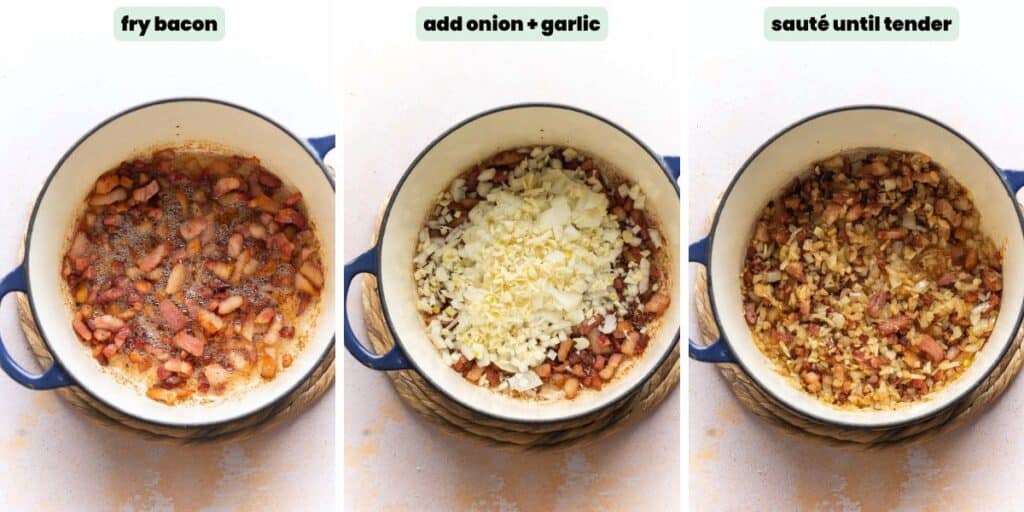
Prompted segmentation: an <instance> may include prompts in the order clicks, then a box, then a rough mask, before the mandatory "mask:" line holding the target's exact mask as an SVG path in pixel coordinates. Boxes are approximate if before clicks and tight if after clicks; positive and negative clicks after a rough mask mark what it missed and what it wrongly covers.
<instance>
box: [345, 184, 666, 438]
mask: <svg viewBox="0 0 1024 512" xmlns="http://www.w3.org/2000/svg"><path fill="white" fill-rule="evenodd" d="M385 204H387V202H386V201H385ZM378 225H379V220H378ZM378 232H379V229H375V230H374V233H375V234H374V243H376V236H377V235H376V233H378ZM362 295H363V296H362V299H363V320H364V323H365V325H366V334H367V336H368V337H369V339H370V343H371V346H372V347H373V349H374V350H375V351H376V352H377V353H378V354H383V353H385V352H387V351H388V350H391V347H393V346H394V345H395V342H394V340H393V339H392V337H391V334H390V331H389V330H388V328H387V326H386V323H385V321H384V315H383V313H382V312H381V304H380V296H379V295H378V294H377V280H376V278H374V277H372V276H370V275H368V274H364V275H363V294H362ZM386 373H387V376H388V378H390V379H391V383H392V385H394V387H395V391H397V392H398V396H399V397H400V398H401V399H402V401H403V402H405V404H406V405H408V406H409V407H411V408H412V409H413V410H415V411H416V412H417V413H419V414H420V415H421V416H422V417H424V418H426V419H427V420H429V421H430V422H431V423H434V424H435V425H438V426H439V427H441V428H442V429H443V430H444V431H446V432H448V433H450V434H453V435H455V436H458V437H463V438H467V439H470V440H473V441H475V442H477V443H480V444H484V445H487V446H493V447H497V448H502V449H505V450H508V451H520V452H525V451H542V450H558V449H564V448H569V447H574V446H583V445H586V444H589V443H592V442H594V441H596V440H598V439H601V438H603V437H605V436H607V435H609V434H611V433H612V432H615V431H617V430H619V429H621V428H622V427H624V426H625V425H628V424H629V423H631V422H633V421H635V420H637V419H639V418H641V417H643V416H644V415H645V414H646V413H647V412H649V411H651V410H653V409H654V408H655V407H656V406H657V405H658V404H660V403H661V402H662V400H664V399H665V397H666V396H668V395H669V393H671V391H672V389H673V388H674V387H675V386H676V384H677V383H678V382H679V345H678V344H676V346H675V348H673V350H672V352H671V353H670V354H669V355H668V356H667V357H666V358H665V360H664V361H662V363H661V365H660V366H659V367H658V368H657V369H656V370H655V372H654V373H653V374H652V375H651V377H650V378H649V379H648V380H647V381H646V382H644V383H643V384H642V385H641V386H640V387H639V388H638V389H636V390H635V391H633V392H631V393H630V394H629V395H627V396H626V397H624V398H623V399H621V400H619V401H618V402H616V403H614V404H612V405H610V406H608V407H605V408H604V409H601V410H599V411H595V412H594V413H591V414H588V415H586V416H582V417H579V418H575V419H572V420H567V421H560V422H552V423H541V424H523V423H515V422H510V421H505V420H499V419H495V418H492V417H490V416H486V415H483V414H480V413H477V412H475V411H472V410H470V409H467V408H465V407H463V406H461V405H459V404H458V403H456V402H454V401H453V400H451V399H449V398H448V397H447V396H445V395H444V394H443V393H441V392H440V391H439V390H438V389H437V388H435V387H434V386H433V385H432V384H431V383H429V382H427V380H426V379H424V378H423V377H422V376H421V375H420V374H419V373H417V372H416V371H415V370H402V371H392V372H386Z"/></svg>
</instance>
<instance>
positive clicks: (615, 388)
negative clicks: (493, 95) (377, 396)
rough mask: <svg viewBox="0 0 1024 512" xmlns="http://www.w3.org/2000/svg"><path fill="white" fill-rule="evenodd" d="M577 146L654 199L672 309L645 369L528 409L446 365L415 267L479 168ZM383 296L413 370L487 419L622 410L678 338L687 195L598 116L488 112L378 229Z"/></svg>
mask: <svg viewBox="0 0 1024 512" xmlns="http://www.w3.org/2000/svg"><path fill="white" fill-rule="evenodd" d="M530 145H555V146H569V147H573V148H576V149H578V150H581V151H583V152H586V153H587V154H590V155H593V156H595V157H596V158H598V159H599V160H603V161H604V162H607V163H608V164H609V166H610V168H612V169H615V170H617V171H618V172H619V173H621V174H622V175H623V177H625V178H626V179H628V180H630V181H632V182H634V183H637V184H639V185H640V187H641V189H642V190H643V191H644V193H645V194H646V195H647V203H646V204H647V209H648V210H649V211H651V212H653V213H654V215H655V216H656V218H657V219H658V220H659V222H660V223H661V233H663V234H664V236H665V239H666V242H665V244H664V245H665V247H667V248H668V250H669V251H670V253H671V255H670V260H669V261H670V264H671V267H670V268H671V269H673V270H672V272H673V274H675V275H673V276H672V286H671V290H672V303H671V307H670V308H669V309H668V310H666V312H665V313H664V317H663V324H662V326H661V328H660V329H659V330H658V332H657V334H656V335H655V336H654V337H653V338H652V339H651V342H650V345H649V346H648V348H647V350H646V352H645V353H644V355H643V356H642V357H641V358H640V359H639V361H638V363H637V365H636V366H635V367H633V368H632V369H630V371H628V372H626V373H625V374H624V375H623V376H622V377H621V378H619V379H617V380H614V381H612V382H610V383H609V384H607V385H606V386H604V388H603V389H601V390H600V391H597V392H585V393H582V394H581V395H580V396H578V397H577V398H576V399H574V400H554V401H550V402H530V401H524V400H519V399H515V398H510V397H508V396H505V395H503V394H501V393H496V392H493V391H490V390H488V389H486V388H481V387H479V386H476V385H474V384H471V383H469V382H468V381H466V379H464V378H462V376H461V375H459V374H458V373H457V372H455V371H454V370H452V369H451V368H450V367H448V366H446V365H445V364H444V363H443V362H442V360H441V357H440V356H439V354H438V352H437V350H436V349H435V348H434V346H433V344H431V342H430V341H429V340H428V339H427V336H426V333H425V330H424V326H423V321H422V320H421V318H420V315H419V313H418V312H417V310H416V306H415V304H416V290H415V285H414V282H413V278H412V261H413V256H414V253H415V250H416V242H417V233H418V231H419V230H420V228H421V226H422V225H423V222H424V221H425V220H426V217H427V214H428V212H429V211H430V209H431V208H432V206H433V202H434V199H435V197H436V195H437V194H438V193H439V192H441V191H442V190H444V189H445V188H446V187H448V185H449V184H450V182H451V181H452V180H453V179H455V177H456V176H458V175H459V174H461V173H463V172H465V171H466V169H468V168H470V167H471V166H472V165H474V164H476V163H478V162H481V161H483V160H484V159H486V158H487V157H489V156H491V155H493V154H495V153H496V152H499V151H501V150H505V149H511V148H516V147H522V146H530ZM379 240H380V248H379V279H380V284H381V285H380V296H381V301H382V304H383V305H384V310H385V317H386V319H387V322H388V326H389V328H390V329H391V332H392V333H393V335H394V338H395V339H396V340H397V341H398V344H399V345H400V347H401V349H402V350H404V352H405V354H406V355H407V356H408V360H409V362H411V364H412V365H413V366H415V368H416V369H418V371H419V372H420V373H421V374H422V375H423V376H424V377H425V378H426V379H428V380H429V381H430V382H432V383H433V384H434V385H435V386H436V387H437V388H438V389H440V390H441V391H443V392H444V393H445V394H447V395H448V396H450V397H451V398H453V399H455V400H456V401H458V402H460V403H462V404H463V405H465V406H467V407H469V408H471V409H474V410H476V411H478V412H482V413H484V414H487V415H490V416H493V417H497V418H502V419H506V420H510V421H517V422H546V421H557V420H563V419H567V418H572V417H577V416H580V415H584V414H587V413H590V412H593V411H595V410H598V409H601V408H603V407H605V406H607V405H609V404H612V403H614V402H615V401H617V400H619V399H620V398H622V397H623V396H625V395H626V394H627V393H629V392H630V391H632V390H634V389H636V388H637V386H638V385H639V384H641V383H642V382H644V381H645V380H646V379H647V378H648V377H649V376H650V375H651V373H652V372H653V371H654V370H655V369H656V368H657V367H658V365H659V363H660V362H661V361H662V360H663V359H664V358H665V357H666V356H667V354H668V353H669V352H670V351H671V350H672V348H673V347H674V346H675V344H676V343H677V342H678V338H679V296H678V293H679V292H678V289H679V287H678V285H677V283H678V281H677V279H678V275H677V274H678V269H679V251H678V247H679V191H678V188H676V186H675V182H674V180H673V179H672V178H671V177H670V176H669V174H668V173H667V171H666V169H665V167H664V165H663V163H662V161H661V159H660V157H659V156H658V155H656V154H654V153H653V152H651V151H650V150H649V149H648V148H647V147H646V146H644V145H643V144H642V143H641V142H640V141H639V140H637V139H636V138H635V137H633V136H632V135H630V134H629V133H627V132H626V131H624V130H623V129H621V128H619V127H618V126H616V125H614V124H612V123H611V122H609V121H607V120H605V119H602V118H600V117H598V116H596V115H593V114H590V113H587V112H583V111H580V110H576V109H574V108H570V107H564V106H559V105H516V106H511V107H505V108H500V109H497V110H493V111H490V112H485V113H483V114H480V115H478V116H476V117H473V118H471V119H469V120H467V121H465V122H463V123H462V124H460V125H458V126H456V127H455V128H453V129H452V130H450V131H449V132H448V133H446V134H444V135H442V136H441V137H440V138H439V139H438V140H436V141H435V142H434V143H433V144H432V145H431V146H430V147H428V148H427V149H426V150H425V151H424V152H423V153H422V154H421V155H420V156H419V158H417V160H416V161H415V162H414V163H413V165H412V166H411V167H410V169H409V170H408V171H407V172H406V175H405V176H404V177H403V178H402V181H401V182H400V183H399V185H398V188H397V190H396V191H395V193H394V195H393V197H392V200H391V203H390V204H389V206H388V208H387V211H386V213H385V216H384V218H383V222H382V224H381V230H380V237H379Z"/></svg>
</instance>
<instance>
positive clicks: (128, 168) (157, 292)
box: [61, 149, 324, 404]
mask: <svg viewBox="0 0 1024 512" xmlns="http://www.w3.org/2000/svg"><path fill="white" fill-rule="evenodd" d="M75 227H76V229H75V232H74V235H73V237H72V240H71V243H70V246H69V249H68V251H67V252H66V253H65V256H64V263H63V266H62V269H61V276H62V277H63V278H64V280H65V282H66V283H67V285H68V288H69V290H70V293H71V299H72V300H73V302H74V304H76V305H77V306H78V310H77V312H76V313H75V318H74V320H73V321H72V328H73V329H74V331H75V333H76V334H77V335H78V337H79V338H80V339H81V340H82V341H83V343H85V344H86V345H88V346H90V348H91V352H92V354H93V356H94V357H95V358H96V359H97V360H98V361H99V362H100V363H101V364H104V365H110V366H112V367H117V368H118V369H119V370H123V371H125V372H134V374H139V376H138V377H137V378H142V379H145V381H146V382H147V383H148V384H149V386H150V387H149V391H148V392H147V396H149V397H150V398H152V399H154V400H158V401H161V402H165V403H167V404H174V403H177V402H178V401H180V400H182V399H185V398H188V397H190V396H192V395H194V394H196V393H199V394H214V395H217V394H222V393H224V392H225V391H226V390H227V389H229V388H230V387H232V386H236V385H238V384H236V383H239V382H243V381H248V380H250V379H252V378H256V379H259V378H263V379H271V378H274V377H275V376H276V375H277V373H278V372H279V371H281V370H282V369H284V368H287V367H289V366H290V365H291V364H292V362H293V360H294V352H295V351H297V350H300V349H301V348H302V346H303V345H304V343H305V340H304V336H298V335H297V329H296V328H297V326H301V325H303V324H302V322H304V321H308V319H305V318H303V313H304V312H305V311H307V310H309V309H310V307H311V306H315V305H316V304H318V303H319V298H320V290H321V288H322V287H323V285H324V273H323V262H322V261H321V253H320V244H319V240H318V239H317V235H316V233H315V232H314V230H313V227H312V226H311V225H310V223H309V221H308V215H307V213H306V207H305V204H304V203H303V201H302V195H301V193H299V192H298V191H297V190H295V189H294V188H292V187H291V186H289V185H287V184H285V183H283V182H282V181H281V180H280V179H279V178H278V177H277V176H275V175H274V174H273V173H271V172H270V171H268V170H266V169H264V168H263V167H262V166H261V164H260V161H259V160H258V159H256V158H243V157H237V156H221V155H215V154H210V153H200V152H192V151H186V150H173V149H172V150H164V151H160V152H158V153H156V154H154V155H153V156H152V157H150V158H143V159H137V160H132V161H130V162H124V163H122V164H121V165H119V166H118V167H117V168H115V169H113V170H111V171H109V172H107V173H105V174H103V175H102V176H100V177H99V178H98V179H97V180H96V183H95V185H94V186H93V187H92V189H91V191H90V194H89V196H88V197H87V198H86V200H85V208H84V210H83V212H82V214H81V216H80V217H79V220H78V221H77V223H76V225H75ZM296 269H298V270H297V271H296Z"/></svg>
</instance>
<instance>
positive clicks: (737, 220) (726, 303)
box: [708, 106, 1024, 428]
mask: <svg viewBox="0 0 1024 512" xmlns="http://www.w3.org/2000/svg"><path fill="white" fill-rule="evenodd" d="M865 147H867V148H886V149H896V150H903V151H916V152H921V153H924V154H926V155H929V156H931V157H932V159H934V160H935V161H936V162H938V163H939V164H940V165H941V166H942V167H943V168H944V169H945V170H946V172H948V173H949V174H950V175H951V176H952V177H954V178H955V179H956V180H957V181H959V182H960V183H961V184H963V185H964V186H965V187H966V188H967V189H968V190H969V191H970V193H971V194H972V196H973V199H974V204H975V205H976V206H977V208H978V210H979V212H980V213H981V229H982V231H983V232H984V233H985V234H986V235H988V236H990V237H991V238H992V240H993V241H994V242H995V243H996V245H997V246H999V245H1003V246H1004V247H1005V251H1006V252H1005V259H1004V265H1003V296H1002V301H1001V306H1000V311H999V318H998V321H997V322H996V326H995V329H994V330H993V331H992V335H991V337H990V338H989V340H988V342H987V343H986V344H985V346H984V348H983V349H982V350H981V351H980V352H979V353H978V354H977V357H976V360H975V361H974V363H973V364H972V365H971V366H970V367H969V368H968V369H967V371H966V372H965V373H964V374H963V375H962V376H961V377H960V378H959V379H957V380H955V381H954V382H952V383H950V384H949V385H947V386H946V387H945V388H943V389H942V390H940V391H938V392H936V393H935V394H934V395H932V396H931V397H929V398H928V399H927V400H924V401H920V402H916V403H913V404H911V405H906V406H901V407H899V408H897V409H895V410H883V411H873V410H867V411H856V410H845V409H839V408H834V407H831V406H828V405H826V404H824V403H822V402H820V401H818V400H816V399H814V398H813V397H811V396H810V395H808V394H806V393H804V392H803V391H801V390H799V389H797V387H796V386H795V385H794V384H793V383H791V382H790V381H789V380H787V379H786V378H784V377H783V376H782V375H781V374H779V373H777V372H776V371H775V370H773V369H772V368H771V367H770V363H769V360H768V359H767V358H766V357H765V356H764V355H763V354H762V353H761V352H760V351H759V350H758V348H757V347H756V346H755V345H754V340H753V337H752V336H751V334H750V330H749V329H748V327H747V324H746V322H745V321H744V317H743V306H742V300H741V293H740V278H739V276H740V275H741V273H742V267H743V261H744V254H745V252H746V247H747V244H748V243H749V241H750V238H751V236H752V234H753V228H754V224H755V221H756V219H757V217H758V214H759V212H760V211H761V209H762V208H763V207H764V206H765V205H766V204H767V202H768V201H769V200H770V199H772V198H774V197H775V196H777V195H778V194H779V193H780V192H781V191H782V190H783V189H784V187H785V186H786V185H787V184H788V183H790V182H791V181H792V180H793V179H794V178H795V177H796V176H797V175H798V174H800V173H802V172H804V171H805V170H806V169H807V168H808V166H809V165H810V164H811V163H812V162H814V161H817V160H820V159H823V158H826V157H829V156H831V155H833V154H835V153H837V152H839V151H843V150H848V149H855V148H865ZM709 251H710V252H709V257H708V262H709V265H708V274H709V276H710V278H709V281H708V282H709V289H710V297H711V301H712V306H713V310H714V314H715V320H716V322H717V323H718V326H719V329H720V331H721V333H722V336H723V339H724V340H725V342H726V343H727V344H728V348H729V349H730V351H731V353H732V355H733V356H734V357H735V359H736V362H738V363H739V364H740V365H741V366H742V367H743V368H744V369H745V370H746V372H747V373H748V374H749V375H750V376H751V377H752V378H753V379H754V380H755V381H756V382H757V383H758V384H759V385H760V386H761V387H762V388H763V389H764V390H765V391H767V392H768V393H769V394H771V395H772V396H773V397H774V398H776V399H777V400H779V401H781V402H782V403H783V404H785V405H787V406H789V407H791V408H792V409H794V410H796V411H797V412H799V413H801V414H803V415H805V416H808V417H811V418H814V419H817V420H819V421H823V422H827V423H831V424H836V425H843V426H849V427H866V428H867V427H885V426H894V425H899V424H905V423H909V422H913V421H916V420H919V419H922V418H925V417H928V416H930V415H932V414H935V413H936V412H938V411H940V410H942V409H943V408H945V407H947V406H949V405H950V404H952V403H954V402H956V401H957V400H958V399H960V398H962V397H963V396H964V395H965V394H966V393H968V392H969V391H970V390H972V389H974V388H975V387H976V386H977V385H978V384H979V383H980V382H981V381H982V380H983V379H984V378H985V377H986V376H987V375H988V374H989V373H990V372H991V371H992V369H993V367H994V366H995V365H996V363H997V362H998V361H999V359H1000V358H1001V357H1002V356H1003V354H1004V353H1005V352H1006V350H1007V348H1008V347H1009V345H1010V343H1011V341H1012V340H1013V337H1014V333H1016V332H1017V327H1018V326H1019V324H1020V318H1021V308H1022V303H1024V279H1022V277H1024V276H1022V270H1024V267H1022V266H1021V265H1018V264H1016V262H1019V261H1020V259H1021V257H1022V256H1024V252H1022V251H1024V228H1022V222H1021V216H1020V211H1019V208H1018V206H1017V203H1016V201H1015V200H1014V193H1013V191H1011V189H1010V188H1009V187H1008V185H1007V183H1006V181H1005V180H1004V178H1003V176H1002V174H1001V171H1000V169H999V168H997V167H996V166H995V165H994V164H992V162H991V161H990V160H989V159H988V158H987V157H986V156H985V155H984V154H983V153H981V152H980V151H979V150H978V149H977V148H976V147H974V146H973V145H972V144H971V143H970V142H968V140H967V139H965V138H964V137H962V136H961V135H959V134H958V133H956V132H955V131H953V130H952V129H951V128H949V127H947V126H945V125H943V124H941V123H939V122H938V121H935V120H932V119H930V118H928V117H925V116H923V115H920V114H917V113H914V112H909V111H905V110H901V109H895V108H889V107H876V106H867V107H849V108H843V109H839V110H834V111H829V112H825V113H822V114H818V115H815V116H812V117H810V118H808V119H805V120H803V121H801V122H799V123H797V124H795V125H793V126H791V127H789V128H787V129H786V130H784V131H783V132H782V133H780V134H779V135H778V136H776V137H775V138H774V139H772V140H771V141H769V142H768V143H767V144H765V145H764V146H763V147H761V149H759V150H758V151H757V153H755V154H754V155H753V156H752V157H751V158H750V160H748V161H747V163H746V164H745V165H744V166H743V168H742V169H741V170H740V172H739V173H738V175H737V176H736V177H735V178H734V181H733V183H732V184H731V185H730V187H729V189H728V190H727V191H726V194H725V196H724V197H723V198H722V202H721V204H720V207H719V211H718V213H717V215H716V217H715V222H714V225H713V227H712V232H711V237H710V248H709Z"/></svg>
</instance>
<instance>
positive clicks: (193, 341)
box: [171, 331, 206, 357]
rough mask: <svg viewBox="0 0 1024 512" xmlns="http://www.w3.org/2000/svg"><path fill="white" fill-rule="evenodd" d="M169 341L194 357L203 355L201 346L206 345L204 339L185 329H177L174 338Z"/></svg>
mask: <svg viewBox="0 0 1024 512" xmlns="http://www.w3.org/2000/svg"><path fill="white" fill-rule="evenodd" d="M171 341H172V342H173V343H174V345H175V346H176V347H178V348H180V349H182V350H184V351H185V352H188V353H189V354H192V355H194V356H196V357H202V356H203V348H204V347H205V346H206V342H205V341H203V340H201V339H199V338H196V337H195V336H192V335H191V334H189V333H187V332H185V331H178V334H175V335H174V339H172V340H171Z"/></svg>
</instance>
